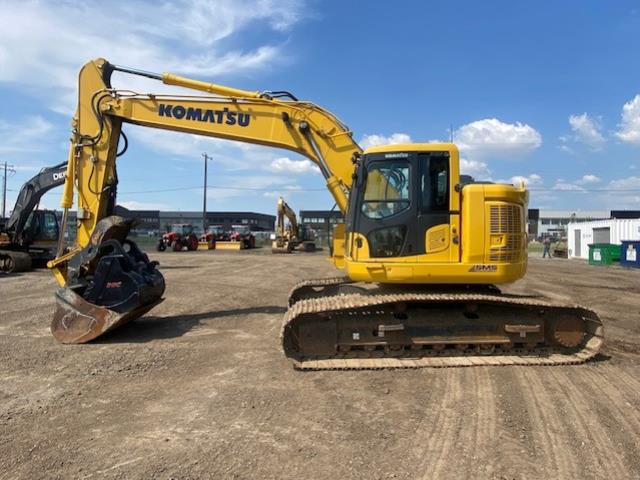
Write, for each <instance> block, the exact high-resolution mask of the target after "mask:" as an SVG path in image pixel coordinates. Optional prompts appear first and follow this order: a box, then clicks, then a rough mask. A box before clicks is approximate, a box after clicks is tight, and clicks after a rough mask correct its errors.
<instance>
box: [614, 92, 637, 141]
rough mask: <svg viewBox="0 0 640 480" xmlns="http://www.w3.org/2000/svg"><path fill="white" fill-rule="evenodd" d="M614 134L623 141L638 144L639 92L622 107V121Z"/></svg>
mask: <svg viewBox="0 0 640 480" xmlns="http://www.w3.org/2000/svg"><path fill="white" fill-rule="evenodd" d="M616 136H617V137H618V138H619V139H620V140H622V141H623V142H627V143H631V144H634V145H640V94H638V95H636V96H635V97H634V98H633V99H632V100H630V101H628V102H627V103H625V104H624V106H623V107H622V121H621V122H620V129H619V130H618V131H617V132H616Z"/></svg>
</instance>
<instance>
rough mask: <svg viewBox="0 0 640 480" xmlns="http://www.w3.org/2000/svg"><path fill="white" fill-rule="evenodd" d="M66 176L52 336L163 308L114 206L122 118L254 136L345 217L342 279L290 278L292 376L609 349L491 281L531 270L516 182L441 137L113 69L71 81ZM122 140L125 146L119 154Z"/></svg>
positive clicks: (573, 314) (576, 356) (275, 94)
mask: <svg viewBox="0 0 640 480" xmlns="http://www.w3.org/2000/svg"><path fill="white" fill-rule="evenodd" d="M115 71H118V72H121V73H126V74H131V75H140V76H143V77H147V78H151V79H155V80H158V81H160V82H163V83H165V84H167V85H177V86H180V87H184V88H186V89H190V90H191V92H192V93H191V94H188V95H162V94H152V93H144V94H143V93H136V92H133V91H130V90H119V89H115V88H112V86H111V81H110V79H111V75H112V73H113V72H115ZM78 88H79V92H78V106H77V111H76V114H75V116H74V118H73V121H72V138H71V146H70V149H69V157H68V167H67V173H66V181H65V184H64V191H63V194H62V199H61V206H62V208H63V210H64V215H63V230H64V224H66V219H67V213H68V211H69V209H70V208H71V207H72V205H73V200H74V193H75V194H76V197H77V219H78V233H77V245H76V247H75V248H73V249H71V250H70V251H69V252H67V253H63V250H62V246H60V249H59V255H58V256H57V257H56V258H55V259H54V260H52V261H50V262H49V267H50V268H51V269H52V272H53V274H54V275H55V278H56V279H57V281H58V283H59V284H60V287H61V288H60V289H59V290H58V291H57V293H56V304H57V306H56V311H55V313H54V318H53V320H52V325H51V330H52V333H53V335H54V337H55V338H56V339H57V340H59V341H60V342H62V343H84V342H87V341H90V340H92V339H94V338H96V337H98V336H100V335H102V334H104V333H105V332H107V331H109V330H112V329H113V328H115V327H117V326H118V325H122V324H123V323H125V322H127V321H129V320H131V319H134V318H137V317H139V316H141V315H143V314H144V313H146V312H148V311H149V310H151V309H152V308H153V307H154V306H156V305H157V304H158V303H159V302H161V301H162V295H163V292H164V288H165V284H164V278H163V276H162V274H161V273H160V270H159V269H158V264H157V262H152V261H150V260H149V259H148V257H147V256H146V254H144V253H143V252H142V251H140V249H139V248H138V247H137V246H136V244H135V243H134V242H133V241H131V240H130V239H128V238H127V234H128V231H129V229H130V228H131V222H130V221H127V220H124V219H123V218H121V217H118V216H114V215H113V211H112V210H113V204H114V202H113V198H114V194H115V190H116V185H117V175H116V159H117V157H118V156H120V155H121V154H123V153H124V150H126V144H127V142H126V136H124V133H123V132H122V127H123V124H126V123H131V124H136V125H140V126H143V127H149V128H159V129H164V130H173V131H176V132H183V133H189V134H197V135H205V136H210V137H218V138H223V139H229V140H237V141H243V142H250V143H255V144H260V145H266V146H271V147H276V148H283V149H288V150H291V151H293V152H296V153H299V154H301V155H303V156H305V157H307V158H309V159H310V160H311V161H312V162H314V163H315V164H316V165H317V166H318V167H319V169H320V171H321V173H322V175H323V176H324V178H325V179H326V186H327V189H328V190H329V192H330V194H331V195H332V196H333V198H334V200H335V203H336V205H337V207H338V208H339V209H340V211H341V212H342V213H343V214H344V216H345V223H344V224H339V225H337V226H336V227H335V229H334V232H333V244H332V259H333V262H334V264H335V266H336V267H338V268H339V269H342V270H343V271H344V275H343V276H341V277H336V278H329V279H326V278H325V279H318V280H308V281H305V282H302V283H300V284H298V285H296V286H295V287H294V289H293V291H292V292H291V294H290V297H289V309H288V310H287V312H286V314H285V315H284V319H283V324H282V330H281V341H282V347H283V350H284V353H285V354H286V356H287V357H289V358H290V359H291V360H292V361H293V364H294V366H295V367H296V368H298V369H310V370H314V369H359V368H406V367H431V366H434V367H440V366H467V365H505V364H571V363H581V362H584V361H585V360H586V359H588V358H590V357H593V356H594V355H595V354H596V353H597V352H598V350H599V349H600V347H601V345H602V342H603V327H602V323H601V322H600V320H599V318H598V316H597V315H596V314H595V313H594V312H592V311H590V310H588V309H585V308H582V307H579V306H575V305H567V304H558V303H551V302H548V301H547V300H545V299H543V298H533V297H528V296H513V295H505V294H502V293H501V292H500V290H499V289H498V288H497V287H496V285H498V284H504V283H508V282H513V281H516V280H518V279H520V278H522V277H523V275H524V274H525V272H526V268H527V233H526V224H527V219H526V212H527V201H528V193H527V191H526V190H525V188H524V186H523V185H521V186H519V187H514V186H513V185H504V184H492V183H475V182H468V181H466V180H463V179H462V177H461V175H460V172H459V155H458V149H457V148H456V146H455V145H454V144H451V143H425V144H420V143H417V144H401V145H385V146H376V147H372V148H369V149H367V150H365V151H363V150H362V149H361V148H360V147H359V146H358V144H357V143H356V142H355V141H354V140H353V136H352V132H351V131H350V130H349V128H348V127H347V126H346V125H345V124H344V123H342V122H341V121H340V120H339V119H338V118H337V117H336V116H334V115H333V114H331V113H330V112H328V111H326V110H324V109H322V108H321V107H319V106H317V105H315V104H313V103H311V102H308V101H301V100H298V99H297V98H296V97H295V96H294V95H292V94H291V93H289V92H287V91H263V92H258V91H246V90H240V89H237V88H231V87H225V86H221V85H216V84H213V83H208V82H203V81H198V80H193V79H188V78H184V77H180V76H176V75H173V74H170V73H164V74H155V73H150V72H145V71H140V70H136V69H132V68H126V67H121V66H116V65H113V64H111V63H109V62H107V61H106V60H104V59H96V60H93V61H90V62H88V63H87V64H85V65H84V66H83V67H82V69H81V71H80V74H79V85H78ZM121 137H123V139H124V142H123V148H122V151H118V148H119V139H120V138H121Z"/></svg>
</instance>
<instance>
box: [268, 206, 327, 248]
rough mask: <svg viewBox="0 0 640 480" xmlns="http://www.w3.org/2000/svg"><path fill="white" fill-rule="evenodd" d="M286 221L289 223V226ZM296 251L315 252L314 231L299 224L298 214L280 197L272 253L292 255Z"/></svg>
mask: <svg viewBox="0 0 640 480" xmlns="http://www.w3.org/2000/svg"><path fill="white" fill-rule="evenodd" d="M285 219H286V220H288V221H289V223H288V224H287V222H286V221H285ZM295 249H299V250H300V251H303V252H313V251H315V249H316V243H315V241H314V236H313V231H312V230H311V229H310V228H309V226H308V225H305V224H304V223H298V219H297V218H296V212H294V211H293V209H292V208H291V207H290V206H289V204H287V202H285V201H284V198H282V197H279V198H278V206H277V209H276V233H275V238H274V239H273V242H271V253H291V252H293V251H294V250H295Z"/></svg>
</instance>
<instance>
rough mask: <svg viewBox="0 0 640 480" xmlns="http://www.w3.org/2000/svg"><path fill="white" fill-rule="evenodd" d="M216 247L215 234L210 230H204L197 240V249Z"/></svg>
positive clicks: (212, 248)
mask: <svg viewBox="0 0 640 480" xmlns="http://www.w3.org/2000/svg"><path fill="white" fill-rule="evenodd" d="M215 249H216V235H215V233H213V232H211V231H206V232H205V233H203V234H202V235H200V239H199V240H198V250H215Z"/></svg>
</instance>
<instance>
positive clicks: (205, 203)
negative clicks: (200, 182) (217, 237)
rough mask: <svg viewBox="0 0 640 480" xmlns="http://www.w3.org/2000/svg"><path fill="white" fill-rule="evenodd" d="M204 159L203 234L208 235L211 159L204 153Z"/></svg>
mask: <svg viewBox="0 0 640 480" xmlns="http://www.w3.org/2000/svg"><path fill="white" fill-rule="evenodd" d="M202 156H203V157H204V194H203V196H202V233H203V234H204V233H207V161H208V160H211V157H210V156H209V155H207V153H206V152H205V153H203V154H202Z"/></svg>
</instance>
